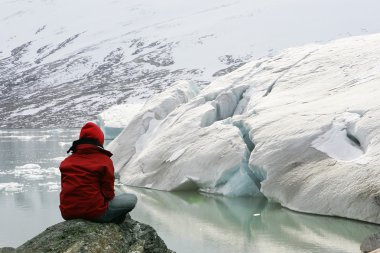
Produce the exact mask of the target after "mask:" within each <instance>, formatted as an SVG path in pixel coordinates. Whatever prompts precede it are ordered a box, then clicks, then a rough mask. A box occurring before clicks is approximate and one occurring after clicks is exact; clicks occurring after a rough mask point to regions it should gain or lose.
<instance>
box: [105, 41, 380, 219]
mask: <svg viewBox="0 0 380 253" xmlns="http://www.w3.org/2000/svg"><path fill="white" fill-rule="evenodd" d="M379 63H380V34H375V35H369V36H358V37H352V38H347V39H341V40H337V41H333V42H330V43H328V44H326V45H320V44H312V45H306V46H304V47H300V48H291V49H288V50H285V51H283V52H282V53H280V54H278V55H276V56H273V57H269V58H263V59H260V60H256V61H252V62H250V63H247V64H245V65H244V66H242V67H241V68H239V69H237V70H235V71H233V72H232V73H230V74H228V75H225V76H223V77H220V78H218V79H217V80H215V81H214V82H212V83H211V84H210V85H208V86H207V87H206V88H204V89H203V90H202V91H201V92H200V93H199V94H198V95H197V96H196V97H194V98H193V99H191V100H190V101H189V102H187V103H184V104H182V105H179V104H178V105H179V106H178V107H176V108H175V109H173V107H171V109H170V111H167V110H166V111H167V112H170V113H169V114H168V115H167V116H166V117H165V118H162V117H161V118H159V117H158V116H157V115H155V116H154V117H150V118H148V117H147V116H148V115H152V113H151V111H152V110H151V109H150V108H148V107H143V108H142V109H141V111H140V114H139V115H138V117H136V119H146V121H141V120H140V121H137V120H136V119H135V120H132V121H131V123H130V124H129V125H128V126H127V127H126V128H125V129H124V131H123V132H122V133H121V134H120V135H119V136H118V138H116V139H115V140H114V141H113V142H112V143H111V144H110V145H109V148H110V150H111V151H112V152H113V153H114V154H115V158H114V161H115V165H116V169H117V171H118V173H119V174H120V175H121V181H122V182H124V183H126V184H129V185H136V186H141V187H148V188H155V189H161V190H178V189H192V190H194V189H198V190H200V191H204V192H211V193H220V194H224V195H230V196H241V195H250V196H256V195H259V194H264V195H265V196H266V197H268V198H270V199H272V200H274V201H277V202H279V203H281V204H282V205H283V206H285V207H288V208H290V209H293V210H297V211H303V212H310V213H317V214H324V215H334V216H341V217H348V218H353V219H359V220H365V221H369V222H375V223H380V218H379V217H380V216H379V212H380V202H379V198H380V197H379V196H380V195H379V194H380V183H379V180H378V178H379V177H380V171H379V170H378V169H377V168H378V167H379V166H380V156H379V153H380V142H379V138H378V136H380V121H379V120H378V119H379V118H380V104H379V102H378V98H379V96H380V85H379V84H380V64H379ZM162 99H163V98H161V100H162ZM155 101H160V95H157V97H155ZM155 104H156V105H157V104H158V103H157V102H155ZM162 106H163V107H161V106H158V108H156V109H155V110H165V108H166V107H165V105H162ZM153 115H154V114H153ZM132 122H134V123H133V124H132ZM153 123H154V124H153ZM132 136H133V138H131V137H132ZM141 140H145V141H144V145H143V146H141V145H139V143H141Z"/></svg>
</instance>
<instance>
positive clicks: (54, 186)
mask: <svg viewBox="0 0 380 253" xmlns="http://www.w3.org/2000/svg"><path fill="white" fill-rule="evenodd" d="M38 185H39V186H40V187H44V188H47V190H48V191H49V192H52V191H59V190H60V189H61V184H60V183H57V182H47V183H39V184H38Z"/></svg>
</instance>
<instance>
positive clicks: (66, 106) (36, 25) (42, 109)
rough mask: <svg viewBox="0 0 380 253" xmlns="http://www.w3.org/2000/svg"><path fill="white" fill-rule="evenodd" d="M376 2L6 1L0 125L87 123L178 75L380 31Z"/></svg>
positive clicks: (218, 70)
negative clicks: (316, 42)
mask: <svg viewBox="0 0 380 253" xmlns="http://www.w3.org/2000/svg"><path fill="white" fill-rule="evenodd" d="M378 7H380V6H379V3H377V2H374V1H371V0H364V1H360V2H359V1H355V0H348V1H347V0H345V1H343V0H338V1H334V2H333V3H332V2H331V1H328V0H322V1H317V0H308V1H295V0H284V1H275V0H270V1H261V0H257V1H251V0H207V1H201V0H194V1H173V0H163V1H153V0H139V1H137V0H131V1H122V0H114V1H104V0H81V1H74V0H67V1H58V0H34V1H27V0H4V1H1V2H0V31H1V36H0V94H1V95H0V118H1V120H2V122H1V125H0V126H1V127H47V126H50V127H54V126H59V127H63V126H70V127H72V126H80V125H81V124H82V123H83V122H84V121H87V120H90V119H94V118H95V115H97V114H98V113H99V112H101V111H103V110H104V109H107V108H108V107H110V106H111V105H113V104H118V103H122V102H127V103H134V102H141V101H140V100H145V99H146V98H148V97H150V96H151V95H152V94H155V93H158V92H160V91H162V90H164V89H166V88H167V87H168V86H170V85H171V84H172V83H173V82H174V81H176V80H179V79H186V80H193V81H194V82H196V83H198V84H205V83H208V82H209V81H211V80H213V79H215V76H220V75H223V74H225V73H228V72H230V71H232V70H234V69H236V68H237V67H239V66H241V65H242V64H243V63H244V62H246V61H248V60H249V59H250V58H251V57H255V58H256V57H260V56H263V55H267V54H268V53H270V52H272V51H273V50H275V51H276V50H278V49H281V48H285V47H288V46H293V45H300V44H303V43H305V42H310V41H317V40H323V41H325V40H330V39H332V38H336V37H342V36H346V35H347V34H363V33H367V32H368V31H369V32H376V31H378V32H380V27H379V25H378V24H379V22H376V21H377V18H378V15H377V11H376V10H377V9H378ZM305 24H307V25H305Z"/></svg>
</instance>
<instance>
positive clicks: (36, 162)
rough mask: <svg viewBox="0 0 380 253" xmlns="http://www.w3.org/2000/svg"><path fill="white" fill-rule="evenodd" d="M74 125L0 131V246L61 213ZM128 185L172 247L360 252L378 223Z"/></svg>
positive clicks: (141, 214) (139, 211) (143, 217)
mask: <svg viewBox="0 0 380 253" xmlns="http://www.w3.org/2000/svg"><path fill="white" fill-rule="evenodd" d="M77 135H78V130H76V129H72V130H60V129H57V130H0V161H1V163H0V205H1V207H2V208H1V209H0V222H1V226H0V247H4V246H13V247H16V246H19V245H21V244H22V243H23V242H25V241H26V240H28V239H30V238H32V237H33V236H35V235H36V234H38V233H40V232H42V231H43V230H44V229H45V228H47V227H48V226H51V225H53V224H55V223H57V222H60V221H62V218H61V216H60V213H59V209H58V204H59V199H58V196H59V181H60V177H59V171H58V166H59V163H60V161H61V160H62V159H63V158H64V157H65V156H66V150H67V149H68V148H69V146H70V144H71V142H72V141H73V140H74V139H75V138H76V137H77ZM117 191H118V192H121V191H128V192H133V193H134V194H136V195H137V196H138V199H139V201H138V204H137V207H136V209H135V210H134V211H133V212H132V217H133V218H134V219H136V220H138V221H141V222H144V223H147V224H149V225H151V226H152V227H154V228H155V229H156V230H157V232H158V234H159V235H160V236H161V237H162V238H163V239H164V241H165V242H166V244H167V245H168V247H169V248H171V249H173V250H175V251H176V252H178V253H182V252H184V253H187V252H189V253H190V252H191V253H195V252H197V253H202V252H208V253H210V252H215V253H216V252H220V253H227V252H228V253H230V252H243V253H244V252H281V253H282V252H324V253H326V252H331V253H337V252H345V253H346V252H360V250H359V245H360V242H361V241H362V240H363V239H364V238H365V237H366V236H368V235H369V234H371V233H374V232H377V231H379V230H380V226H378V225H374V224H369V223H364V222H358V221H352V220H348V219H341V218H335V217H324V216H318V215H308V214H302V213H297V212H293V211H290V210H287V209H285V208H282V207H281V206H279V205H277V204H275V203H269V202H267V201H266V200H265V199H254V198H227V197H222V196H214V195H203V194H199V193H195V192H178V193H168V192H160V191H154V190H148V189H139V188H132V187H125V186H121V185H120V186H118V188H117Z"/></svg>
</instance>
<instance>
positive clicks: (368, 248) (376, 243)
mask: <svg viewBox="0 0 380 253" xmlns="http://www.w3.org/2000/svg"><path fill="white" fill-rule="evenodd" d="M377 249H380V233H376V234H372V235H370V236H368V237H367V238H366V239H365V240H364V241H363V242H362V244H361V245H360V250H361V251H362V252H363V253H368V252H371V253H372V252H374V251H376V252H378V251H377Z"/></svg>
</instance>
